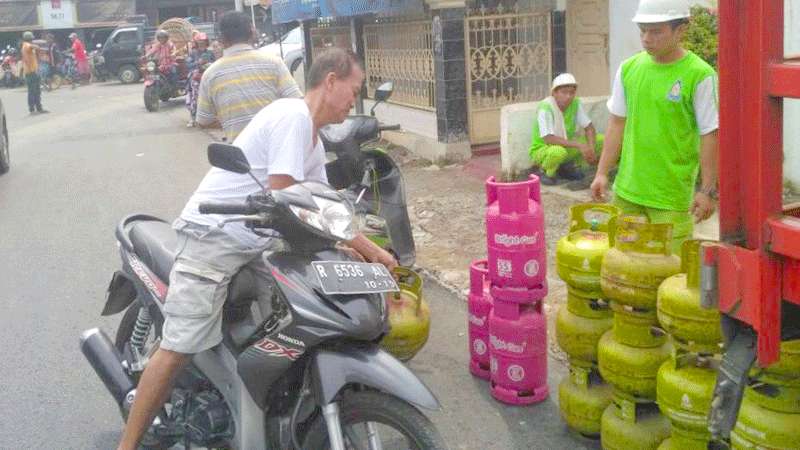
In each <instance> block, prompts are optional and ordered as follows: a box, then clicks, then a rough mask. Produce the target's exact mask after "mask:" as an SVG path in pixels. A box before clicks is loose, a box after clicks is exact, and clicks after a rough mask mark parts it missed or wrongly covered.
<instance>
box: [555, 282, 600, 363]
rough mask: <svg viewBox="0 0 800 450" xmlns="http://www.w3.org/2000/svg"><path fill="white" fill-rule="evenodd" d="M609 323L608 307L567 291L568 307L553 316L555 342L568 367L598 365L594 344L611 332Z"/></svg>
mask: <svg viewBox="0 0 800 450" xmlns="http://www.w3.org/2000/svg"><path fill="white" fill-rule="evenodd" d="M612 321H613V318H612V313H611V309H610V308H609V306H608V304H606V303H605V302H603V301H601V300H598V299H595V298H586V297H581V296H580V295H579V294H578V293H577V292H576V291H574V290H573V289H572V288H568V292H567V304H566V305H564V306H561V308H560V309H559V311H558V315H557V316H556V339H557V341H558V345H559V346H560V347H561V349H562V350H564V352H565V353H566V354H567V355H569V358H570V363H571V364H573V365H576V366H581V367H591V366H592V365H594V364H596V363H597V342H598V341H599V340H600V336H602V335H603V333H605V332H606V331H608V330H609V329H610V328H611V324H612Z"/></svg>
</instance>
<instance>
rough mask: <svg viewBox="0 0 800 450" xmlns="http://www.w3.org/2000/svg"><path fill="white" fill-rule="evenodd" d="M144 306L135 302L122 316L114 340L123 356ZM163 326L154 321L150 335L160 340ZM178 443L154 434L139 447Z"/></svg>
mask: <svg viewBox="0 0 800 450" xmlns="http://www.w3.org/2000/svg"><path fill="white" fill-rule="evenodd" d="M141 307H142V306H141V305H140V304H139V302H138V301H134V302H133V304H131V306H130V307H128V309H127V310H125V314H123V315H122V320H121V321H120V322H119V327H118V328H117V335H116V336H115V338H114V346H115V347H116V348H117V350H119V352H120V353H122V354H123V355H124V354H125V353H126V351H127V349H126V347H127V346H128V343H129V342H130V340H131V336H133V330H134V329H135V328H136V318H137V317H138V316H139V308H141ZM161 325H162V324H160V323H158V322H157V321H153V325H152V326H151V331H150V333H151V334H152V333H153V332H154V331H155V337H156V338H158V337H159V336H160V335H161ZM134 383H135V384H139V380H138V379H135V380H134ZM123 419H124V420H125V421H126V422H127V421H128V418H127V417H125V414H124V413H123ZM176 442H177V440H176V439H174V438H158V437H156V436H153V435H152V434H149V433H147V434H145V435H144V437H143V438H142V441H141V443H140V445H139V449H140V450H167V449H169V448H171V447H172V446H174V445H175V443H176Z"/></svg>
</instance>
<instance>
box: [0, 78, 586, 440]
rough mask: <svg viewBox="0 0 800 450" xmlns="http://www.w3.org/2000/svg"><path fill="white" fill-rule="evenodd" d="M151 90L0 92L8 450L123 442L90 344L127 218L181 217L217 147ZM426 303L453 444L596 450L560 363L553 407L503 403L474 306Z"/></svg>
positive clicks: (1, 333) (430, 352) (433, 365)
mask: <svg viewBox="0 0 800 450" xmlns="http://www.w3.org/2000/svg"><path fill="white" fill-rule="evenodd" d="M141 94H142V86H141V85H131V86H122V85H119V84H116V83H109V84H103V85H92V86H87V87H81V88H79V89H77V90H69V89H63V88H62V89H60V90H58V91H56V92H53V93H44V98H43V104H44V107H45V108H46V109H49V110H50V111H51V113H50V114H46V115H39V116H28V113H27V106H26V100H25V95H26V94H25V90H24V89H16V90H3V91H0V99H2V101H3V103H4V105H5V108H6V112H7V115H8V120H9V130H10V140H11V170H10V172H9V173H7V174H6V175H3V176H0V307H2V314H0V342H2V349H3V351H2V357H0V411H2V412H0V449H104V450H105V449H113V448H114V447H115V445H116V442H117V439H118V438H119V435H120V431H121V429H122V421H121V419H120V416H119V413H118V411H117V409H116V406H115V405H114V404H113V401H112V400H111V398H110V396H109V395H108V394H107V393H106V391H105V388H104V387H103V386H102V383H101V382H100V381H99V379H97V377H96V376H95V374H94V372H93V371H92V369H91V368H90V366H89V365H88V363H87V362H86V361H85V360H84V358H83V356H82V355H81V353H80V351H79V349H78V337H79V335H80V333H81V332H82V331H83V330H85V329H88V328H91V327H95V326H100V327H101V328H103V329H104V330H106V332H107V333H109V335H113V332H114V327H115V326H116V324H117V321H118V320H119V317H112V318H108V319H102V318H100V316H99V312H100V310H101V308H102V304H103V300H104V293H105V289H106V286H107V284H108V281H109V280H110V277H111V274H112V273H113V271H114V270H116V269H117V267H118V266H119V256H118V252H117V248H116V244H115V239H114V227H115V226H116V224H117V222H118V221H119V220H120V218H122V217H123V216H124V215H126V214H130V213H133V212H144V213H149V214H153V215H157V216H161V217H164V218H166V219H168V220H171V219H172V218H174V217H175V216H176V215H177V214H178V213H179V212H180V210H181V209H182V207H183V204H184V203H185V201H186V199H187V198H188V196H189V195H190V193H191V192H192V191H193V189H194V188H195V186H196V185H197V183H198V182H199V180H200V178H201V177H202V175H203V174H204V173H205V171H206V170H207V168H208V163H207V162H206V159H205V147H206V145H207V144H208V143H209V142H210V141H211V137H210V136H209V135H208V134H206V133H204V132H202V131H200V130H196V129H187V128H186V127H185V126H184V124H185V122H186V120H187V118H188V115H187V113H186V110H185V109H184V107H183V104H182V102H181V101H178V100H175V101H173V102H172V103H171V104H169V105H166V106H165V107H164V108H163V109H162V111H160V112H158V113H148V112H146V111H145V109H144V106H143V103H142V96H141ZM464 263H465V265H466V263H467V261H465V262H464ZM425 295H426V296H427V298H428V299H429V301H430V303H431V309H432V315H433V321H434V325H433V330H432V335H431V339H430V341H429V343H428V345H427V347H426V348H425V349H424V350H423V351H422V353H420V355H419V356H418V357H417V358H416V359H415V360H414V361H412V362H411V367H412V369H414V370H415V371H416V372H417V373H418V374H419V375H420V376H421V377H422V378H423V379H424V380H425V382H426V383H427V384H428V385H429V386H430V387H431V388H432V389H433V390H434V392H435V393H436V394H437V395H438V397H439V398H440V400H441V401H442V404H443V407H444V408H443V410H442V411H440V412H435V413H431V415H430V416H431V418H432V419H433V420H434V422H435V423H436V424H437V425H438V427H439V428H440V430H441V432H442V433H443V434H444V436H445V437H446V439H447V440H448V442H449V444H450V445H451V446H452V448H453V449H475V450H483V449H561V448H565V449H567V448H568V449H581V448H598V446H597V444H596V443H595V442H592V441H587V440H584V439H581V438H576V437H574V436H573V435H571V434H570V433H568V431H567V430H566V428H565V427H564V425H563V423H562V422H561V420H560V419H559V417H558V408H557V405H556V400H555V397H557V385H558V381H559V380H560V378H561V377H562V376H563V375H564V368H563V367H562V366H560V365H558V364H557V363H551V393H552V394H553V395H551V398H550V399H548V400H547V401H545V402H543V403H541V404H539V405H536V406H533V407H526V408H514V407H507V406H504V405H501V404H499V403H497V402H495V401H494V400H492V399H491V397H490V395H489V392H488V386H487V383H486V382H484V381H480V380H476V379H474V378H472V377H471V376H470V375H469V373H468V372H467V370H466V361H467V358H468V353H467V346H466V345H467V344H466V334H465V333H466V313H465V309H466V308H465V306H466V305H465V304H464V303H463V301H461V300H460V299H458V298H457V297H456V296H454V295H452V294H450V293H449V292H447V291H445V290H443V289H441V288H440V287H438V286H437V285H436V284H435V283H432V282H429V283H428V284H427V287H426V294H425ZM248 450H249V449H248Z"/></svg>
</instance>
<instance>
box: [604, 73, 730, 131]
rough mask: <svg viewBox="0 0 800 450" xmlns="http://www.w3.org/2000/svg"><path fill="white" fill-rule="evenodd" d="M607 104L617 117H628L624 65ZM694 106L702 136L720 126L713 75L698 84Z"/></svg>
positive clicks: (617, 76) (615, 80)
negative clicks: (623, 77) (623, 73)
mask: <svg viewBox="0 0 800 450" xmlns="http://www.w3.org/2000/svg"><path fill="white" fill-rule="evenodd" d="M606 105H607V106H608V111H609V112H610V113H611V114H613V115H615V116H617V117H628V103H627V101H626V99H625V88H624V87H623V85H622V66H620V67H619V69H617V75H616V76H615V77H614V85H613V87H612V88H611V97H610V98H609V99H608V103H607V104H606ZM692 106H693V107H694V116H695V118H696V119H697V128H698V129H699V130H700V135H701V136H703V135H706V134H708V133H711V132H712V131H714V130H716V129H718V128H719V111H718V108H717V96H716V91H715V88H714V78H713V77H708V78H706V79H705V80H703V81H701V82H700V83H699V84H698V85H697V88H695V91H694V99H693V101H692Z"/></svg>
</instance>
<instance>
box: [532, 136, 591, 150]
mask: <svg viewBox="0 0 800 450" xmlns="http://www.w3.org/2000/svg"><path fill="white" fill-rule="evenodd" d="M542 140H543V141H544V143H545V144H547V145H560V146H562V147H568V148H577V149H580V148H581V146H582V145H583V144H582V143H581V142H578V141H570V140H569V139H564V138H562V137H558V136H556V135H554V134H548V135H547V136H545V137H543V138H542Z"/></svg>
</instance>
